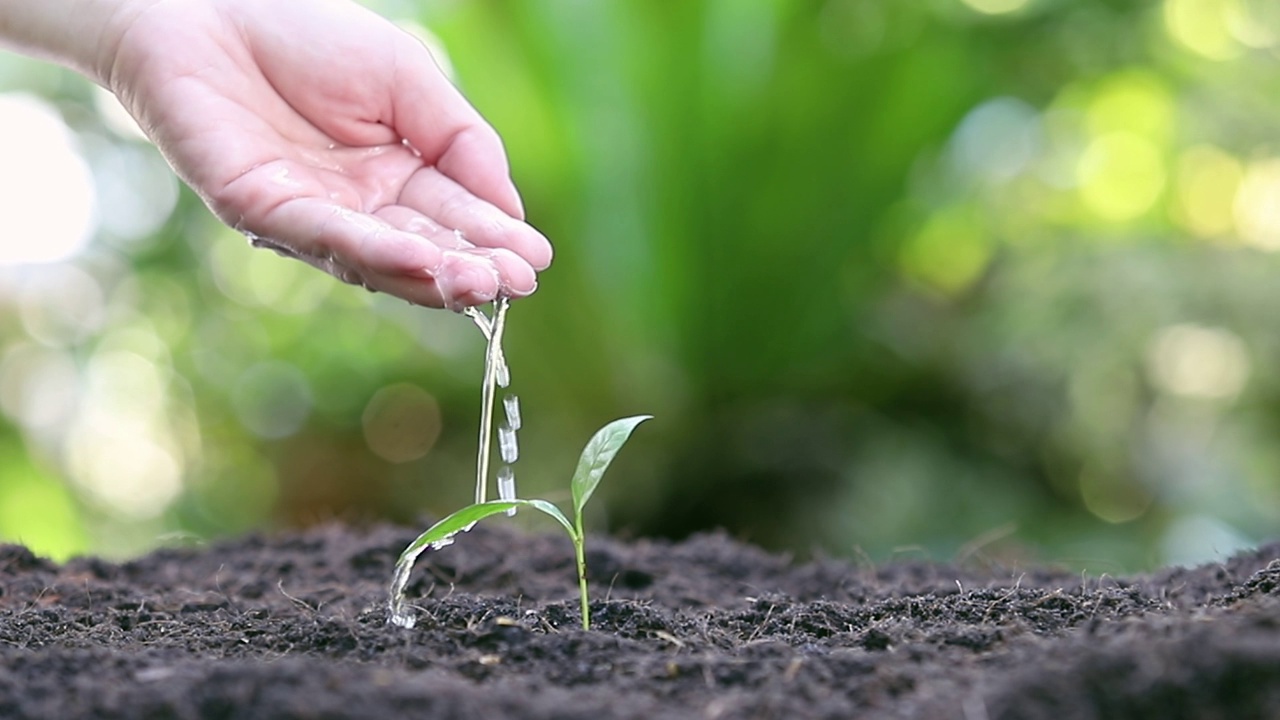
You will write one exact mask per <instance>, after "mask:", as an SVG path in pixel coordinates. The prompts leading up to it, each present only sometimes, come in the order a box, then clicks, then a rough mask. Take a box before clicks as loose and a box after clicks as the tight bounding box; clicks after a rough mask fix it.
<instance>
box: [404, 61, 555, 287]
mask: <svg viewBox="0 0 1280 720" xmlns="http://www.w3.org/2000/svg"><path fill="white" fill-rule="evenodd" d="M405 40H406V42H405V43H403V44H402V45H401V46H400V49H399V51H398V54H397V65H396V67H397V72H396V76H395V79H394V81H393V85H392V90H391V92H392V98H393V103H394V105H393V108H392V113H391V116H392V119H393V120H392V121H393V125H394V127H395V130H396V131H397V132H398V133H399V134H400V135H401V137H404V138H405V139H407V140H408V141H409V143H410V144H411V145H412V146H413V148H414V149H416V150H417V151H418V152H420V153H421V154H422V157H423V160H424V161H425V162H426V163H427V164H428V165H429V166H433V168H434V170H433V171H432V172H422V173H419V174H418V175H417V176H415V177H414V179H413V180H412V181H411V183H410V185H411V187H406V189H405V193H404V194H402V196H401V197H402V199H401V202H402V204H405V205H409V206H411V207H415V208H418V209H420V210H422V211H423V212H425V213H426V214H428V215H430V216H432V217H434V218H436V219H437V220H439V221H440V222H442V223H444V224H446V225H451V226H453V227H456V228H459V229H461V230H463V232H465V233H466V234H467V236H468V237H469V238H470V239H471V240H472V241H473V242H475V243H476V244H478V245H482V246H484V247H491V248H502V247H505V248H507V249H509V250H511V251H513V252H515V253H516V254H517V255H520V256H521V257H523V258H524V259H525V260H526V261H528V263H529V264H530V265H532V266H533V267H534V268H537V269H538V270H542V269H545V268H546V267H547V266H548V265H549V264H550V263H551V255H552V251H551V244H550V243H549V242H547V239H546V238H545V237H543V236H542V235H541V234H540V233H538V232H537V231H536V230H533V229H532V228H531V227H529V226H528V225H526V224H524V223H522V222H519V221H522V220H523V219H524V206H523V204H522V202H521V200H520V194H519V193H518V192H517V191H516V187H515V184H514V183H513V182H512V181H511V175H510V170H509V168H508V164H507V154H506V151H505V149H504V148H503V147H502V140H501V138H499V136H498V133H497V132H496V131H495V130H494V129H493V128H492V127H491V126H490V125H489V124H488V123H487V122H485V120H484V118H482V117H481V116H480V114H479V113H478V112H476V110H475V108H473V107H472V106H471V105H470V103H468V102H467V100H466V99H465V98H464V97H463V96H462V94H461V93H459V92H458V90H457V88H455V87H454V86H453V85H452V84H451V83H450V82H449V80H448V79H447V78H446V77H445V76H444V73H443V72H441V70H440V69H439V67H438V66H437V65H436V64H435V61H434V60H433V59H432V57H431V54H430V52H429V51H428V50H427V49H426V47H424V46H423V45H422V44H421V43H419V42H418V41H417V40H415V39H412V38H409V37H407V36H406V39H405ZM433 196H434V197H433Z"/></svg>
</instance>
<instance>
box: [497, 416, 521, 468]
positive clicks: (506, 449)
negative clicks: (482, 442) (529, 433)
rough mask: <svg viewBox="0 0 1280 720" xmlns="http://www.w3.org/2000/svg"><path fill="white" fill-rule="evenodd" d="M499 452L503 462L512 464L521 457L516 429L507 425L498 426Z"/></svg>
mask: <svg viewBox="0 0 1280 720" xmlns="http://www.w3.org/2000/svg"><path fill="white" fill-rule="evenodd" d="M498 453H499V454H500V455H502V462H504V463H506V464H508V465H510V464H511V463H513V462H515V461H516V460H517V459H519V457H520V448H519V446H518V445H517V444H516V431H515V430H514V429H512V428H510V427H507V426H506V425H500V426H498Z"/></svg>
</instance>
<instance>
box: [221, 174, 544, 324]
mask: <svg viewBox="0 0 1280 720" xmlns="http://www.w3.org/2000/svg"><path fill="white" fill-rule="evenodd" d="M383 214H384V215H385V216H389V217H390V219H387V218H386V217H374V216H371V215H365V214H362V213H358V212H355V211H352V210H350V209H348V208H345V207H342V206H340V205H337V204H335V203H333V202H331V201H328V200H324V199H320V198H296V199H292V200H288V201H285V202H283V203H281V204H279V205H277V206H276V207H275V208H273V209H272V210H271V211H270V212H269V213H268V214H267V216H266V217H265V218H264V219H263V221H262V222H260V223H253V224H249V223H246V224H245V229H246V230H248V231H249V232H251V233H253V234H254V235H256V236H259V239H257V240H256V241H255V244H258V245H265V246H267V247H272V248H273V249H276V250H277V251H278V252H281V253H282V254H286V255H290V256H294V257H299V258H300V259H303V260H305V261H307V262H308V263H310V264H312V265H315V266H317V267H320V268H323V269H325V270H326V271H328V272H330V273H332V274H333V275H334V276H336V277H338V278H339V279H342V280H344V281H346V282H350V283H355V284H359V285H363V286H364V287H366V288H369V289H370V290H378V291H381V292H386V293H390V294H393V295H396V296H397V297H401V298H404V299H405V300H408V301H410V302H413V303H415V304H419V305H425V306H429V307H443V308H452V309H458V308H460V307H464V306H468V305H480V304H483V303H486V302H490V301H492V300H493V299H494V298H495V297H496V296H497V295H498V293H499V292H506V293H508V294H510V295H513V296H521V295H527V294H528V293H530V292H532V291H533V288H534V287H536V280H535V279H534V273H533V269H532V268H530V267H529V266H528V264H527V263H525V262H524V261H523V260H522V259H521V258H519V257H518V256H516V255H515V254H514V253H511V252H509V251H504V250H493V249H489V248H477V247H474V246H471V245H470V243H468V242H466V241H465V240H464V239H461V238H458V237H457V236H456V235H455V234H454V233H453V231H451V230H450V231H447V232H440V231H442V230H443V228H440V226H439V225H438V224H436V223H434V222H433V221H431V220H430V219H429V218H426V217H425V216H422V215H421V214H418V213H415V212H414V211H412V210H410V209H408V208H403V209H398V210H394V211H393V210H391V209H390V208H387V209H384V211H383ZM397 225H401V226H404V227H397ZM411 225H412V226H417V227H418V228H419V229H420V230H428V231H431V230H436V229H438V230H436V231H435V232H434V234H433V235H432V237H434V238H435V239H436V240H437V241H439V242H440V243H441V244H437V243H436V242H433V241H432V240H431V239H428V238H427V237H424V235H422V234H419V233H418V232H415V231H408V230H407V229H406V228H407V227H409V226H411Z"/></svg>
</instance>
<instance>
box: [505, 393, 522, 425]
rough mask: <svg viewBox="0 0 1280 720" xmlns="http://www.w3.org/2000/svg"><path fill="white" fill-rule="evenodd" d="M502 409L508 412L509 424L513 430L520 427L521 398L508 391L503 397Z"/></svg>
mask: <svg viewBox="0 0 1280 720" xmlns="http://www.w3.org/2000/svg"><path fill="white" fill-rule="evenodd" d="M502 409H503V410H505V411H506V413H507V426H508V427H510V428H511V429H512V430H519V429H520V398H518V397H516V396H515V395H512V394H510V393H507V395H506V396H505V397H503V398H502Z"/></svg>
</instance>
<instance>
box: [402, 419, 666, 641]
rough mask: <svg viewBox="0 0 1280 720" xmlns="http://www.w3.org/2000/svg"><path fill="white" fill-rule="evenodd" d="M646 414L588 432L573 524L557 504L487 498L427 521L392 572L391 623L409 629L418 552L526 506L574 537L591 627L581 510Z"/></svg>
mask: <svg viewBox="0 0 1280 720" xmlns="http://www.w3.org/2000/svg"><path fill="white" fill-rule="evenodd" d="M651 417H652V416H651V415H636V416H634V417H629V418H622V419H621V420H614V421H613V422H611V423H609V424H608V425H605V426H604V427H602V428H600V430H599V431H598V432H597V433H596V434H595V435H594V436H592V438H591V440H590V441H589V442H588V443H587V446H586V448H584V449H583V451H582V457H580V458H578V467H577V469H576V470H574V472H573V482H572V486H571V488H572V490H573V522H572V523H571V522H569V519H568V518H566V517H565V516H564V513H562V512H560V508H558V507H556V506H555V505H552V504H551V503H549V502H547V501H546V500H520V499H516V500H490V501H488V502H478V503H475V504H472V505H468V506H467V507H464V508H462V509H461V510H459V511H457V512H455V513H453V514H452V515H449V516H448V517H446V518H445V519H443V520H441V521H440V522H438V523H436V524H435V525H432V526H431V527H430V528H428V529H427V531H426V532H424V533H422V534H421V535H419V536H418V538H417V539H416V540H414V541H413V542H412V543H409V547H407V548H405V550H404V552H402V553H400V559H399V560H398V561H397V562H396V570H395V575H394V576H393V577H392V580H391V598H390V601H389V609H390V611H391V616H390V620H391V622H392V623H395V624H396V625H399V626H401V627H406V628H411V627H413V624H414V617H413V615H412V613H410V612H408V611H407V610H406V609H405V607H404V587H405V585H406V584H408V582H409V573H410V572H412V571H413V563H414V561H416V560H417V559H418V556H419V555H421V554H422V553H423V552H424V551H426V550H439V549H441V548H443V547H447V546H449V545H452V544H453V541H454V536H455V535H457V534H458V533H460V532H466V531H467V530H470V529H471V528H472V527H473V526H474V525H475V524H476V523H477V522H479V521H481V520H483V519H485V518H487V517H489V516H490V515H497V514H499V513H505V512H508V511H512V510H515V509H517V508H522V507H528V508H533V509H534V510H537V511H539V512H542V513H545V514H547V515H550V516H551V517H552V518H554V519H555V521H556V522H558V523H560V527H563V528H564V530H565V532H567V533H569V537H570V539H572V540H573V550H574V554H575V556H576V558H577V564H578V590H579V594H580V599H581V603H582V629H583V630H590V629H591V606H590V604H589V602H588V596H587V555H586V533H585V531H584V530H583V528H582V509H583V508H584V507H586V505H587V501H588V500H590V499H591V495H592V493H594V492H595V491H596V486H597V485H599V484H600V478H602V477H604V471H605V470H607V469H608V468H609V464H610V463H612V462H613V458H614V456H616V455H617V454H618V451H619V450H621V449H622V446H623V445H625V444H626V442H627V439H628V438H629V437H631V431H633V430H635V428H636V426H637V425H639V424H640V423H642V422H644V421H645V420H648V419H649V418H651Z"/></svg>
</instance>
